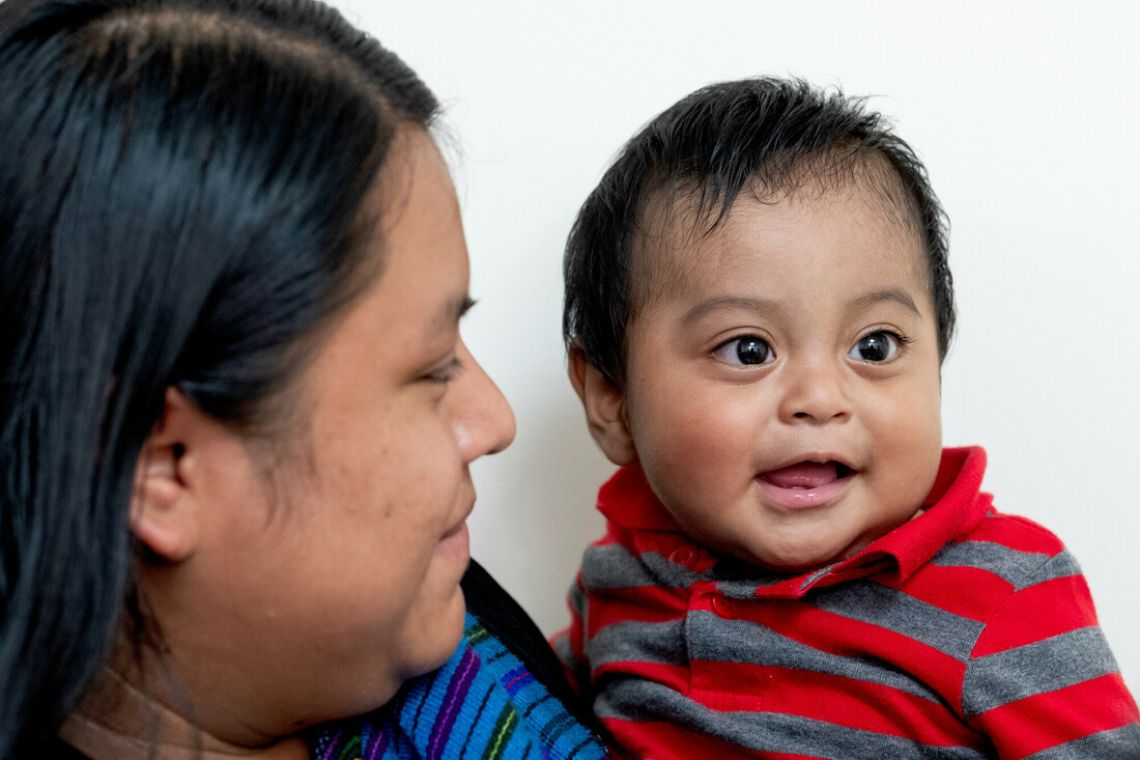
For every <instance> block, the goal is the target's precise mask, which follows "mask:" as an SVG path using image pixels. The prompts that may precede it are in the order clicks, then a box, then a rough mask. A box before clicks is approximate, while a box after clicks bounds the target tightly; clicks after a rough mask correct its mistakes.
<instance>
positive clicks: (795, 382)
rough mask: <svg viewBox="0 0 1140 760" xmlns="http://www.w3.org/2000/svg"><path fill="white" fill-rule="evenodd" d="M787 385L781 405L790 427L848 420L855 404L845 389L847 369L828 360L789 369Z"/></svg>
mask: <svg viewBox="0 0 1140 760" xmlns="http://www.w3.org/2000/svg"><path fill="white" fill-rule="evenodd" d="M786 372H787V385H786V387H785V390H784V395H783V398H782V399H781V402H780V419H781V420H782V421H783V422H785V423H788V424H794V423H810V424H823V423H826V422H832V421H843V420H846V419H848V418H849V417H850V416H851V413H852V411H853V410H852V407H851V400H850V399H849V398H848V396H847V393H846V389H845V387H844V379H843V368H842V367H840V366H837V365H836V364H835V363H834V362H830V361H827V360H815V361H810V362H802V363H799V364H789V365H788V366H787V367H786Z"/></svg>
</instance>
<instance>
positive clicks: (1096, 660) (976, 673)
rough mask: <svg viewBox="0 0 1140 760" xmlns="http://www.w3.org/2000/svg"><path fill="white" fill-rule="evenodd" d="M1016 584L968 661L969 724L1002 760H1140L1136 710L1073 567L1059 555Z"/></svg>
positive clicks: (966, 698) (1067, 558)
mask: <svg viewBox="0 0 1140 760" xmlns="http://www.w3.org/2000/svg"><path fill="white" fill-rule="evenodd" d="M1018 586H1019V587H1018V589H1017V590H1016V591H1014V592H1013V593H1012V594H1011V595H1010V597H1009V598H1008V599H1007V600H1006V602H1005V603H1004V604H1003V605H1002V606H1001V608H1000V609H999V610H998V611H997V613H996V614H995V615H994V617H993V618H992V619H991V620H990V621H989V622H988V623H987V625H986V628H985V631H984V632H983V633H982V635H981V637H979V639H978V642H977V644H976V645H975V647H974V651H973V652H972V654H971V656H970V659H969V661H968V663H967V668H966V676H965V680H964V682H963V686H962V708H963V711H964V712H965V714H966V716H967V718H969V719H970V723H971V725H973V726H974V727H976V728H978V729H979V730H981V731H982V732H984V733H985V734H987V735H988V736H989V737H990V738H991V740H992V741H993V743H994V747H995V748H996V750H997V752H998V755H999V757H1001V758H1021V757H1028V756H1031V755H1032V756H1034V757H1040V758H1042V760H1044V759H1045V758H1048V759H1049V760H1062V759H1068V758H1074V760H1075V759H1076V758H1084V759H1088V758H1113V759H1114V760H1115V759H1116V758H1125V757H1138V758H1140V722H1138V721H1140V715H1138V713H1137V707H1136V702H1135V701H1134V700H1133V698H1132V696H1131V695H1130V694H1129V692H1128V689H1127V687H1126V686H1125V685H1124V681H1123V679H1122V678H1121V676H1120V671H1119V668H1118V667H1117V664H1116V660H1115V659H1114V658H1113V656H1112V652H1111V651H1110V650H1109V648H1108V643H1107V642H1106V641H1105V638H1104V635H1103V633H1102V632H1101V630H1100V628H1099V626H1098V624H1097V618H1096V612H1095V610H1094V609H1093V602H1092V597H1091V596H1090V594H1089V589H1088V585H1087V584H1086V583H1085V579H1084V576H1083V575H1082V574H1081V570H1080V567H1079V566H1078V565H1077V563H1076V561H1075V560H1073V558H1072V556H1071V555H1070V554H1069V553H1068V552H1067V551H1062V552H1061V553H1059V554H1057V555H1055V556H1053V557H1051V558H1050V559H1048V560H1047V561H1045V562H1044V563H1043V564H1042V565H1041V566H1040V567H1039V568H1037V570H1036V571H1035V572H1034V573H1033V574H1032V575H1031V576H1030V577H1029V578H1027V579H1025V580H1024V581H1023V582H1022V583H1019V584H1018ZM1035 753H1041V754H1040V755H1037V754H1035Z"/></svg>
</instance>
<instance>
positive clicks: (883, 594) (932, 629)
mask: <svg viewBox="0 0 1140 760" xmlns="http://www.w3.org/2000/svg"><path fill="white" fill-rule="evenodd" d="M807 600H808V601H809V602H811V603H812V604H813V605H815V606H816V607H818V608H819V609H821V610H825V611H827V612H832V613H835V614H836V615H842V616H843V617H847V618H851V619H852V620H859V621H862V622H864V623H870V624H872V625H877V626H879V627H880V628H886V629H887V630H890V631H894V632H895V633H900V634H902V635H904V636H907V637H909V638H912V639H915V640H917V641H921V642H922V643H923V644H926V645H928V646H931V647H934V648H935V649H937V650H939V651H940V652H943V653H945V654H947V655H949V656H950V657H953V658H955V659H957V660H960V661H962V662H965V661H966V659H967V658H968V657H969V656H970V651H971V650H972V649H973V648H974V643H975V642H976V641H977V640H978V636H980V635H981V633H982V629H983V628H984V627H985V626H984V624H982V623H980V622H978V621H977V620H971V619H970V618H966V617H962V616H960V615H955V614H954V613H952V612H947V611H946V610H943V609H940V608H938V607H935V606H934V605H932V604H927V603H926V602H924V601H921V600H920V599H916V598H915V597H913V596H911V595H910V594H906V593H904V592H902V591H896V590H895V589H892V588H888V587H886V586H881V585H879V584H877V583H872V582H870V581H868V582H866V583H853V584H849V585H844V586H836V587H833V588H827V589H824V590H822V591H819V592H818V593H816V594H815V595H813V596H809V597H807Z"/></svg>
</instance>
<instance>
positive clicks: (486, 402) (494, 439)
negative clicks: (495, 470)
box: [452, 342, 515, 462]
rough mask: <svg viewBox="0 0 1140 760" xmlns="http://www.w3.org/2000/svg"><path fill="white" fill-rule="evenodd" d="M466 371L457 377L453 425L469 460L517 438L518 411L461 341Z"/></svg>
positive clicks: (460, 355)
mask: <svg viewBox="0 0 1140 760" xmlns="http://www.w3.org/2000/svg"><path fill="white" fill-rule="evenodd" d="M459 360H460V361H461V362H462V364H463V367H464V369H463V371H462V372H461V373H460V374H459V376H458V377H457V378H456V380H455V387H454V388H453V389H452V390H453V391H454V396H453V398H452V401H453V403H454V407H453V408H454V410H455V411H454V415H453V420H454V423H453V424H454V426H455V435H456V437H457V438H458V440H459V449H460V451H461V452H462V454H463V459H464V461H466V462H471V461H474V460H476V459H478V458H479V457H481V456H483V455H485V454H495V453H498V452H500V451H502V450H503V449H505V448H506V447H507V446H509V445H510V444H511V441H513V440H514V438H515V414H514V412H513V411H511V406H510V404H508V403H507V399H506V397H505V396H503V393H502V391H500V390H499V387H498V386H497V385H495V382H494V381H493V380H492V379H491V378H490V376H488V375H487V373H486V372H484V371H483V368H482V367H481V366H479V363H478V362H476V361H475V358H474V357H473V356H472V355H471V352H470V351H468V350H467V346H466V345H465V344H464V343H462V342H460V344H459Z"/></svg>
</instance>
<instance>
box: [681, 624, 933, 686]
mask: <svg viewBox="0 0 1140 760" xmlns="http://www.w3.org/2000/svg"><path fill="white" fill-rule="evenodd" d="M687 632H688V640H689V657H690V659H693V660H711V661H716V662H739V663H746V664H749V665H764V666H771V667H780V668H794V669H796V670H809V671H812V672H814V673H824V674H827V675H833V676H841V677H843V678H848V679H851V680H854V681H863V682H865V683H873V684H877V685H880V686H888V687H890V688H892V689H897V690H899V691H903V692H906V693H907V694H912V695H914V696H916V697H921V698H922V699H926V700H929V701H931V702H934V703H936V704H944V702H943V700H942V699H941V698H940V697H939V696H938V694H937V693H936V692H934V691H933V690H931V689H930V688H928V687H927V686H926V685H925V684H923V683H922V682H921V681H918V680H916V679H915V678H913V677H911V676H909V675H907V674H906V673H904V672H902V671H900V670H897V669H895V668H893V667H891V666H890V665H889V664H888V663H885V662H883V661H881V660H870V659H863V658H858V657H844V656H842V655H837V654H830V653H828V652H821V651H820V650H818V649H815V648H813V647H810V646H808V645H807V644H801V643H800V642H798V641H795V640H793V639H790V638H788V637H787V636H784V635H782V634H780V633H777V632H776V631H773V630H772V629H771V628H768V627H767V626H764V625H760V624H759V623H751V622H748V621H746V620H724V619H723V618H719V617H717V616H716V615H713V614H711V613H708V612H695V613H692V614H690V615H689V620H688V626H687Z"/></svg>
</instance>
